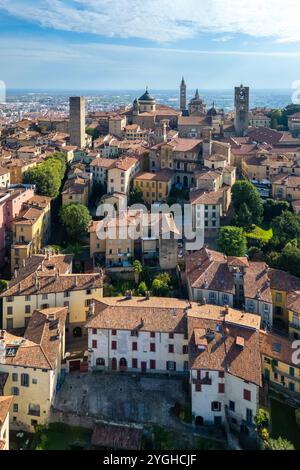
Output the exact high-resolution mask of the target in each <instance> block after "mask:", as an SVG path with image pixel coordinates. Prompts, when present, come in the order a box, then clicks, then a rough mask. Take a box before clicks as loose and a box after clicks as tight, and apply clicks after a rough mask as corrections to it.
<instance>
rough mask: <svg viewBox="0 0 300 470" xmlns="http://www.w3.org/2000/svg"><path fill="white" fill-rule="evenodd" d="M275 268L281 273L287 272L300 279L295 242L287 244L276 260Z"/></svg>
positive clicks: (299, 251) (298, 258) (298, 249)
mask: <svg viewBox="0 0 300 470" xmlns="http://www.w3.org/2000/svg"><path fill="white" fill-rule="evenodd" d="M277 266H278V268H279V269H282V270H283V271H288V272H289V273H291V274H293V275H294V276H298V277H300V248H299V247H298V243H297V241H296V243H295V241H293V240H292V241H290V242H288V243H287V244H286V245H285V247H284V249H283V250H282V252H281V253H280V254H279V256H278V258H277Z"/></svg>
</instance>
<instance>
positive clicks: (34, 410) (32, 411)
mask: <svg viewBox="0 0 300 470" xmlns="http://www.w3.org/2000/svg"><path fill="white" fill-rule="evenodd" d="M28 414H29V415H30V416H40V414H41V411H40V405H35V404H33V403H29V405H28Z"/></svg>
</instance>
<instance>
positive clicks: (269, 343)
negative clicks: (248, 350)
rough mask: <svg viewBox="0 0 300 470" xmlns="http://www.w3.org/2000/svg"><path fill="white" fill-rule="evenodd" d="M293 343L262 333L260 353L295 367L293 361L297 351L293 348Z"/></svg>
mask: <svg viewBox="0 0 300 470" xmlns="http://www.w3.org/2000/svg"><path fill="white" fill-rule="evenodd" d="M292 344H293V341H291V340H289V339H288V338H284V337H282V336H279V335H276V334H274V333H266V332H265V331H260V352H261V354H262V355H265V356H268V357H271V358H273V359H275V360H278V361H281V362H284V363H285V364H289V365H291V366H292V367H295V364H294V363H293V361H292V356H293V353H294V352H295V349H293V348H292Z"/></svg>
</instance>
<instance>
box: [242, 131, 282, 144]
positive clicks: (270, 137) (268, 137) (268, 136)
mask: <svg viewBox="0 0 300 470" xmlns="http://www.w3.org/2000/svg"><path fill="white" fill-rule="evenodd" d="M283 135H284V134H283V132H278V131H276V130H274V129H270V128H268V127H255V128H254V129H252V130H249V131H248V138H249V139H251V140H252V141H255V142H266V143H267V144H270V145H274V144H278V143H279V142H280V141H281V140H282V138H283Z"/></svg>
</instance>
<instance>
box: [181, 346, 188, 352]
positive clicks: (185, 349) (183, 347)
mask: <svg viewBox="0 0 300 470" xmlns="http://www.w3.org/2000/svg"><path fill="white" fill-rule="evenodd" d="M188 353H189V347H188V346H187V345H183V346H182V354H188Z"/></svg>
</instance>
